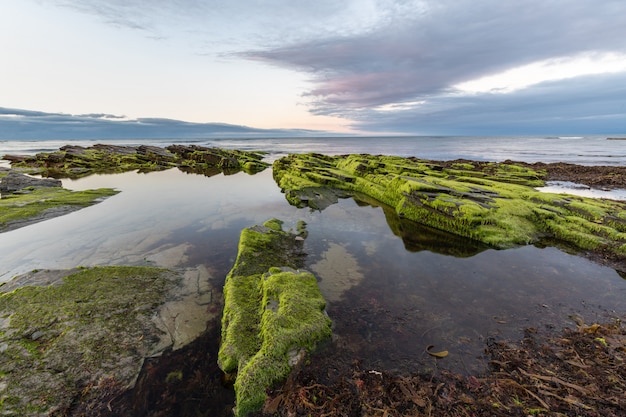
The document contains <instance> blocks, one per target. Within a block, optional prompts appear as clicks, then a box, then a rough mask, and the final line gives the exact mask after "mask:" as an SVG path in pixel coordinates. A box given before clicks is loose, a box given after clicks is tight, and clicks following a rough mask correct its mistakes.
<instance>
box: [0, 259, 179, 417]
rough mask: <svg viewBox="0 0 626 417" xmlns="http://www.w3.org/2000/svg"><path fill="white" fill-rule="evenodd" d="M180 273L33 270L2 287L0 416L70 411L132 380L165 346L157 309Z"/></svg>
mask: <svg viewBox="0 0 626 417" xmlns="http://www.w3.org/2000/svg"><path fill="white" fill-rule="evenodd" d="M177 281H178V276H177V275H175V274H173V273H172V272H169V271H167V270H163V269H157V268H151V267H97V268H90V269H74V270H66V271H46V270H42V271H33V272H31V273H29V274H26V275H24V276H21V277H17V278H15V279H14V280H13V281H11V282H9V283H7V284H5V285H2V286H0V415H11V416H40V415H41V416H46V415H59V416H60V415H69V411H70V410H71V407H72V405H73V404H76V403H77V402H79V401H89V400H90V399H92V398H94V397H98V396H99V395H100V393H101V392H102V391H106V390H110V389H111V387H118V388H119V389H123V388H126V387H128V386H131V385H132V384H133V383H134V381H135V379H136V377H137V375H138V374H139V371H140V369H141V366H142V363H143V359H144V358H145V357H147V356H151V355H154V354H157V353H159V352H160V350H162V349H163V348H164V346H167V343H165V344H164V343H163V340H164V339H165V340H166V341H167V338H168V337H169V335H167V334H165V333H164V330H162V327H163V326H161V325H159V323H157V322H156V321H155V320H158V319H157V314H156V311H157V309H158V308H159V306H161V305H162V304H163V303H164V302H165V300H166V298H167V294H168V292H169V291H170V289H172V288H174V287H175V286H176V285H177Z"/></svg>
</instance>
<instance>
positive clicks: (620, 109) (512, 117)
mask: <svg viewBox="0 0 626 417" xmlns="http://www.w3.org/2000/svg"><path fill="white" fill-rule="evenodd" d="M624 97H626V73H618V74H609V75H589V76H584V77H577V78H575V79H566V80H559V81H549V82H544V83H540V84H537V85H534V86H532V87H529V88H526V89H523V90H518V91H516V92H513V93H509V94H498V93H478V94H471V95H456V94H453V93H451V94H448V95H439V96H436V97H432V98H429V99H427V100H424V101H422V102H419V103H415V104H414V105H412V106H411V105H407V106H406V107H405V108H398V109H396V110H395V111H381V110H379V109H368V110H362V111H355V112H354V113H352V114H350V115H349V116H348V117H350V118H352V119H353V120H354V126H353V127H355V128H357V129H361V130H365V131H380V132H398V133H416V132H418V133H422V134H450V135H484V134H498V135H510V134H512V133H518V134H566V133H577V134H584V133H587V134H593V133H623V132H624V126H626V103H625V102H624Z"/></svg>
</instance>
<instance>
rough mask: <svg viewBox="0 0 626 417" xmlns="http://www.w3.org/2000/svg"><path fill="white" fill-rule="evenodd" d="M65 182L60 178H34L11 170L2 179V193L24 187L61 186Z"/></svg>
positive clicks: (0, 183) (0, 191)
mask: <svg viewBox="0 0 626 417" xmlns="http://www.w3.org/2000/svg"><path fill="white" fill-rule="evenodd" d="M62 185H63V184H62V182H61V181H60V180H55V179H50V178H33V177H29V176H28V175H24V174H20V173H19V172H15V171H9V172H8V174H7V175H6V176H4V177H2V179H0V193H1V194H13V193H15V192H17V191H22V190H24V188H28V187H32V188H45V187H61V186H62Z"/></svg>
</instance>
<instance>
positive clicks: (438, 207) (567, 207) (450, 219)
mask: <svg viewBox="0 0 626 417" xmlns="http://www.w3.org/2000/svg"><path fill="white" fill-rule="evenodd" d="M317 164H319V166H317ZM544 176H545V172H543V171H535V170H532V169H530V168H528V167H526V166H520V165H515V164H511V163H501V164H499V163H473V164H469V163H457V164H453V165H452V168H451V169H444V168H443V167H441V166H439V165H437V164H436V163H432V162H429V161H423V160H415V159H412V158H400V157H393V156H372V155H345V156H336V157H330V156H327V157H324V158H321V157H320V156H319V155H316V154H314V155H289V156H287V157H284V158H281V159H280V160H278V161H276V162H275V163H274V179H275V180H276V182H277V183H278V185H279V186H280V187H281V189H282V190H283V191H284V192H285V195H286V197H287V200H288V201H289V202H290V203H291V204H294V205H297V206H299V207H302V206H306V205H308V206H310V207H312V208H319V207H320V205H319V204H318V201H317V200H315V199H314V198H312V197H311V196H312V195H313V194H320V191H319V190H320V189H322V188H327V189H331V188H332V189H341V190H344V191H349V192H352V193H359V194H364V195H367V196H369V197H371V198H373V199H375V200H377V201H379V202H381V203H384V204H386V205H388V206H390V207H393V208H394V209H395V210H396V213H397V214H398V215H399V216H400V217H402V218H406V219H409V220H413V221H415V222H418V223H421V224H424V225H427V226H430V227H433V228H436V229H440V230H444V231H448V232H451V233H454V234H457V235H459V236H463V237H467V238H471V239H475V240H477V241H480V242H483V243H486V244H488V245H491V246H493V247H497V248H506V247H511V246H516V245H524V244H528V243H533V242H536V241H538V240H539V239H541V238H543V237H545V236H553V237H557V238H558V239H561V240H563V241H564V242H566V243H567V244H570V245H574V246H576V247H578V248H580V249H584V250H588V249H598V248H603V249H607V250H609V251H612V252H614V253H616V254H618V255H620V254H622V252H623V250H622V249H621V248H622V247H623V245H624V244H625V243H626V216H625V215H624V212H625V211H626V204H625V203H623V202H617V201H610V200H596V199H589V198H582V197H574V196H563V195H555V194H547V193H541V192H538V191H536V190H535V188H534V187H537V186H541V185H543V180H542V178H543V177H544ZM321 208H323V207H321Z"/></svg>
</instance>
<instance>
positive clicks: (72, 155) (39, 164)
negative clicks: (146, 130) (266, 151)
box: [3, 144, 269, 178]
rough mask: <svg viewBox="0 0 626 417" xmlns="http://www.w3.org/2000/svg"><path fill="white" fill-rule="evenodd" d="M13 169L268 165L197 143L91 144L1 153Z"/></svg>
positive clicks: (56, 174) (72, 174)
mask: <svg viewBox="0 0 626 417" xmlns="http://www.w3.org/2000/svg"><path fill="white" fill-rule="evenodd" d="M3 159H5V160H8V161H10V162H11V166H12V167H13V168H15V169H17V168H19V169H22V170H26V171H27V172H30V173H37V174H41V175H43V176H44V177H53V178H80V177H84V176H87V175H91V174H98V173H100V174H104V173H119V172H127V171H132V170H139V171H140V172H151V171H161V170H165V169H170V168H175V167H178V168H180V169H181V170H183V171H186V172H193V173H196V174H203V175H207V176H211V175H215V174H218V173H222V172H223V173H235V172H239V171H242V170H243V171H246V172H250V173H254V172H259V171H262V170H264V169H265V168H267V167H268V166H269V164H267V163H265V162H263V161H262V159H263V155H262V154H260V153H256V152H246V151H238V150H225V149H220V148H207V147H202V146H197V145H171V146H168V147H167V148H160V147H157V146H147V145H141V146H121V145H110V144H96V145H93V146H91V147H82V146H76V145H66V146H63V147H61V148H60V149H59V150H58V151H56V152H52V153H39V154H36V155H34V156H20V155H5V156H4V157H3Z"/></svg>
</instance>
